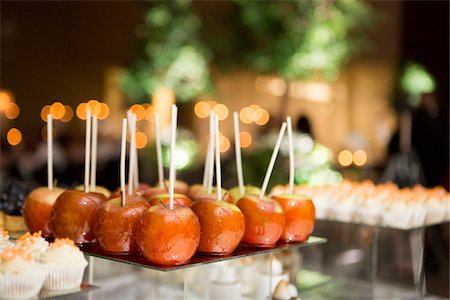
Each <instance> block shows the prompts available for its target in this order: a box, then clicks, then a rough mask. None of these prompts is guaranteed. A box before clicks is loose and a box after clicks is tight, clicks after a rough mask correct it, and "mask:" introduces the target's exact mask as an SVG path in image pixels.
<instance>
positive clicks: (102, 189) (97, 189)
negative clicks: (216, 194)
mask: <svg viewBox="0 0 450 300" xmlns="http://www.w3.org/2000/svg"><path fill="white" fill-rule="evenodd" d="M75 189H76V190H79V191H84V185H83V184H81V185H77V186H76V187H75ZM90 192H93V193H99V194H103V195H105V197H106V198H109V197H110V196H111V192H110V191H109V190H108V189H107V188H105V187H104V186H100V185H96V186H95V188H94V190H93V191H92V190H90Z"/></svg>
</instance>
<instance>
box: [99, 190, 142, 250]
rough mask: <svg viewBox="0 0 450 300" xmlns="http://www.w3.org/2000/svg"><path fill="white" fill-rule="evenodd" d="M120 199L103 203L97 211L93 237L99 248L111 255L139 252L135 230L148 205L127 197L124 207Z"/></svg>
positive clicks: (135, 197)
mask: <svg viewBox="0 0 450 300" xmlns="http://www.w3.org/2000/svg"><path fill="white" fill-rule="evenodd" d="M121 201H122V199H121V198H120V197H119V198H114V199H111V200H108V201H106V202H104V203H103V204H102V205H101V207H100V208H99V209H98V211H97V222H96V224H95V235H96V237H97V240H98V243H99V245H100V248H102V250H103V251H105V252H108V253H113V254H130V253H131V254H132V253H136V252H139V248H138V246H137V244H136V239H135V238H136V237H135V235H136V230H137V227H138V226H139V221H140V219H141V217H142V215H143V213H144V211H145V210H147V209H148V208H149V207H150V205H149V204H148V203H147V201H146V200H145V198H143V197H141V196H137V195H127V196H126V201H125V206H122V203H121Z"/></svg>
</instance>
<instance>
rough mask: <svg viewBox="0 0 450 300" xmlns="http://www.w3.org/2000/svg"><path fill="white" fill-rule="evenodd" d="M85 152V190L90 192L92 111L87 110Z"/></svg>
mask: <svg viewBox="0 0 450 300" xmlns="http://www.w3.org/2000/svg"><path fill="white" fill-rule="evenodd" d="M85 147H86V149H85V152H84V153H85V154H84V192H85V193H89V161H90V155H91V111H90V110H89V109H88V110H87V111H86V143H85Z"/></svg>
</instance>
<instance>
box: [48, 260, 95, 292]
mask: <svg viewBox="0 0 450 300" xmlns="http://www.w3.org/2000/svg"><path fill="white" fill-rule="evenodd" d="M86 265H87V264H80V265H48V266H49V269H48V275H47V278H46V279H45V282H44V289H46V290H53V291H61V290H71V289H76V288H79V287H80V285H81V281H82V280H83V273H84V268H86Z"/></svg>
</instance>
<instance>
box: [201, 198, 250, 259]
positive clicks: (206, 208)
mask: <svg viewBox="0 0 450 300" xmlns="http://www.w3.org/2000/svg"><path fill="white" fill-rule="evenodd" d="M192 210H193V211H194V212H195V214H196V215H197V217H198V220H199V221H200V227H201V234H200V245H199V247H198V251H201V252H204V253H208V254H213V255H228V254H231V253H232V252H233V251H234V249H236V247H237V246H238V245H239V243H240V242H241V239H242V237H243V235H244V231H245V218H244V215H243V214H242V212H241V210H240V209H239V208H238V207H237V206H236V205H234V204H231V203H228V202H225V201H220V200H211V199H202V200H198V201H196V202H194V204H192Z"/></svg>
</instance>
